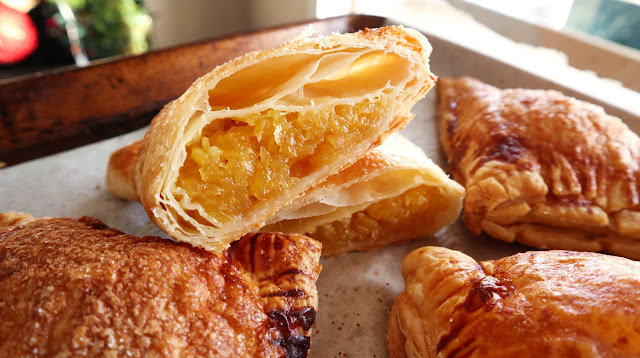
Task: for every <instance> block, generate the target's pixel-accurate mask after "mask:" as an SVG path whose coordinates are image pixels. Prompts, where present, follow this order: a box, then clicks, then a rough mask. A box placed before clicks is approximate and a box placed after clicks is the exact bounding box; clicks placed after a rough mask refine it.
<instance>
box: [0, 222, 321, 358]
mask: <svg viewBox="0 0 640 358" xmlns="http://www.w3.org/2000/svg"><path fill="white" fill-rule="evenodd" d="M7 217H12V218H14V219H15V218H16V217H21V219H20V220H21V221H20V223H21V225H20V226H16V225H11V224H8V223H9V222H10V220H4V218H7ZM12 221H14V222H17V221H15V220H13V219H12ZM0 223H4V224H3V226H2V227H0V287H1V288H2V289H1V290H0V322H2V324H0V356H2V357H25V356H29V357H68V356H104V357H116V356H118V357H120V356H122V357H125V356H133V357H148V356H153V357H156V356H158V357H159V356H162V357H195V356H198V357H213V356H215V357H254V356H256V357H276V356H277V357H305V356H306V355H307V351H308V349H309V344H310V340H309V339H310V338H309V336H310V331H309V329H310V327H311V325H312V324H313V322H314V319H315V312H316V309H317V303H318V295H317V292H316V287H315V281H316V278H317V275H318V273H319V271H320V266H319V265H318V260H319V256H320V245H319V244H318V243H317V242H316V241H315V240H312V239H309V238H307V237H304V236H302V235H283V234H267V233H264V234H249V235H246V236H245V237H243V238H242V239H241V240H239V241H236V242H234V243H233V245H231V246H230V247H229V248H228V249H227V250H226V251H224V252H221V253H211V252H207V251H205V250H203V249H198V248H194V247H192V246H190V245H187V244H182V243H176V242H173V241H169V240H165V239H161V238H158V237H150V236H146V237H136V236H130V235H126V234H123V233H121V232H119V231H117V230H114V229H110V228H108V227H107V226H106V225H104V224H103V223H102V222H100V221H98V220H97V219H93V218H90V217H83V218H80V219H77V220H76V219H69V218H54V219H34V218H29V216H25V215H19V214H18V215H17V214H15V213H8V214H0Z"/></svg>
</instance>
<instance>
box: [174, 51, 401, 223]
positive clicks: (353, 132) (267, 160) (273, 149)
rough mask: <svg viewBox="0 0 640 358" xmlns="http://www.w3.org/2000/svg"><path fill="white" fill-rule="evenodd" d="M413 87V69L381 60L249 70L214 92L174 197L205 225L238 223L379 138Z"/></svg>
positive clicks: (363, 54) (361, 54)
mask: <svg viewBox="0 0 640 358" xmlns="http://www.w3.org/2000/svg"><path fill="white" fill-rule="evenodd" d="M274 62H275V63H274ZM411 79H412V74H411V66H410V65H409V64H408V61H407V60H406V59H404V58H402V57H400V56H398V55H395V54H393V53H385V52H383V51H380V50H375V51H371V50H365V49H351V50H341V51H336V52H334V53H329V54H326V53H325V54H323V55H321V54H319V53H318V54H296V55H288V56H281V57H277V58H274V59H270V60H267V61H262V62H260V63H258V64H255V65H252V66H249V67H246V68H244V69H242V70H240V71H238V72H236V73H234V74H232V75H231V76H229V77H227V78H225V79H223V80H221V81H220V82H218V83H217V85H216V86H215V87H214V88H213V89H211V90H209V91H208V99H207V103H206V104H207V107H208V109H207V110H205V111H202V113H201V114H199V115H197V116H194V120H193V121H194V123H198V121H200V123H202V127H201V130H200V135H199V136H195V139H193V140H191V142H190V143H188V144H187V146H186V148H185V150H186V155H185V160H184V163H183V165H182V168H181V169H180V172H179V174H178V176H177V178H176V181H175V184H174V185H173V188H172V195H173V196H174V197H175V198H176V199H177V201H179V202H180V203H181V206H182V207H183V208H184V210H185V213H186V214H187V215H186V216H187V217H190V218H192V219H193V220H195V221H197V222H198V223H199V224H203V225H211V226H214V227H219V226H221V225H223V224H225V223H227V222H229V221H232V220H236V219H239V218H240V217H242V216H243V213H246V212H247V210H249V208H251V207H252V206H253V205H254V204H255V203H256V202H258V201H265V200H269V199H273V198H274V197H276V196H278V195H280V194H281V193H282V192H283V191H284V190H285V189H286V188H287V187H289V186H291V185H294V184H296V183H298V182H299V181H300V180H305V179H308V180H309V181H311V180H313V179H312V178H311V179H310V178H307V177H308V176H309V175H310V173H314V172H315V170H316V169H318V168H322V167H324V166H327V165H331V164H333V163H334V162H335V160H336V159H337V158H338V157H339V156H343V155H344V153H345V152H348V151H350V150H352V148H354V143H359V142H361V141H362V140H363V139H364V138H370V137H371V136H372V135H374V134H375V133H376V132H378V131H379V126H380V125H382V123H384V121H387V120H388V117H389V116H390V114H391V113H392V111H394V110H397V107H395V106H397V105H398V104H397V103H394V100H395V99H396V97H398V96H399V95H400V94H399V92H400V91H402V90H403V89H404V88H405V87H406V86H407V85H408V83H410V82H411ZM203 119H207V120H206V121H205V120H203ZM194 126H197V124H194ZM178 216H182V217H185V216H184V215H178ZM185 224H187V223H185V222H183V223H182V226H183V227H188V226H192V227H195V225H193V224H194V223H191V224H192V225H185Z"/></svg>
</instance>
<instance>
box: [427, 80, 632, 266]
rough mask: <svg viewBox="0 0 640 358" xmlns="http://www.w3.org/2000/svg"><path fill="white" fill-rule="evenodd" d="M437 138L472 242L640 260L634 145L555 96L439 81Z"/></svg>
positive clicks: (578, 104) (606, 120)
mask: <svg viewBox="0 0 640 358" xmlns="http://www.w3.org/2000/svg"><path fill="white" fill-rule="evenodd" d="M437 89H438V101H439V104H438V116H439V127H440V140H441V142H442V145H443V147H444V149H445V152H446V153H447V156H448V157H449V163H450V168H451V171H452V174H453V177H454V179H456V180H457V181H458V182H460V183H461V184H463V185H465V187H466V189H467V197H466V199H465V206H464V215H463V217H464V220H465V223H466V224H467V226H468V227H469V229H470V230H471V231H472V232H473V233H474V234H476V235H478V234H480V233H481V232H486V233H487V234H489V235H491V236H494V237H496V238H498V239H501V240H504V241H507V242H513V241H518V242H522V243H524V244H527V245H531V246H534V247H539V248H555V249H575V250H588V251H606V252H610V253H614V254H617V255H622V256H627V257H630V258H636V259H638V258H640V224H639V223H640V196H639V195H638V189H639V180H638V178H639V177H640V170H639V163H640V139H639V138H638V136H637V135H636V134H635V133H633V132H632V131H631V130H630V129H629V128H628V127H627V126H626V125H625V124H624V123H622V121H621V120H620V119H618V118H615V117H612V116H609V115H607V114H606V113H605V112H604V110H603V109H602V108H601V107H598V106H595V105H593V104H589V103H586V102H584V101H579V100H577V99H574V98H570V97H567V96H564V95H563V94H561V93H559V92H557V91H543V90H527V89H507V90H500V89H497V88H495V87H492V86H489V85H487V84H484V83H482V82H480V81H478V80H475V79H471V78H461V79H458V80H454V79H447V78H442V79H440V80H439V81H438V88H437Z"/></svg>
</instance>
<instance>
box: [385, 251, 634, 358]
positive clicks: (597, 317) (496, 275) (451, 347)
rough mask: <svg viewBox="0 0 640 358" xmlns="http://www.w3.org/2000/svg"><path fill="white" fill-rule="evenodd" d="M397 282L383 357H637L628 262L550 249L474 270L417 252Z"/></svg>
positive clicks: (466, 263)
mask: <svg viewBox="0 0 640 358" xmlns="http://www.w3.org/2000/svg"><path fill="white" fill-rule="evenodd" d="M402 275H403V276H404V279H405V292H403V293H400V295H398V297H397V298H396V301H395V305H394V306H393V308H392V310H391V314H390V317H389V330H388V334H387V338H388V339H389V353H390V356H391V358H397V357H414V358H415V357H520V358H526V357H536V358H537V357H637V356H640V329H639V327H640V263H638V262H636V261H631V260H628V259H625V258H621V257H616V256H608V255H603V254H596V253H591V252H574V251H560V250H558V251H538V252H526V253H520V254H516V255H513V256H509V257H505V258H502V259H500V260H496V261H484V262H480V263H477V262H476V261H475V260H474V259H472V258H471V257H469V256H467V255H465V254H463V253H461V252H458V251H453V250H449V249H445V248H442V247H424V248H421V249H418V250H415V251H414V252H412V253H411V254H409V256H407V257H406V258H405V260H404V262H403V263H402Z"/></svg>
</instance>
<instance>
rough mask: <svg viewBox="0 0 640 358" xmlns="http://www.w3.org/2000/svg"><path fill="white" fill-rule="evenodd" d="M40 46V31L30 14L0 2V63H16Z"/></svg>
mask: <svg viewBox="0 0 640 358" xmlns="http://www.w3.org/2000/svg"><path fill="white" fill-rule="evenodd" d="M37 47H38V31H37V30H36V26H35V25H34V24H33V21H31V18H30V17H29V15H27V14H24V13H22V12H20V11H17V10H14V9H12V8H10V7H8V6H6V5H3V4H0V64H10V63H16V62H19V61H22V60H24V59H25V58H27V57H28V56H29V55H30V54H31V53H32V52H33V51H34V50H35V49H36V48H37Z"/></svg>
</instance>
